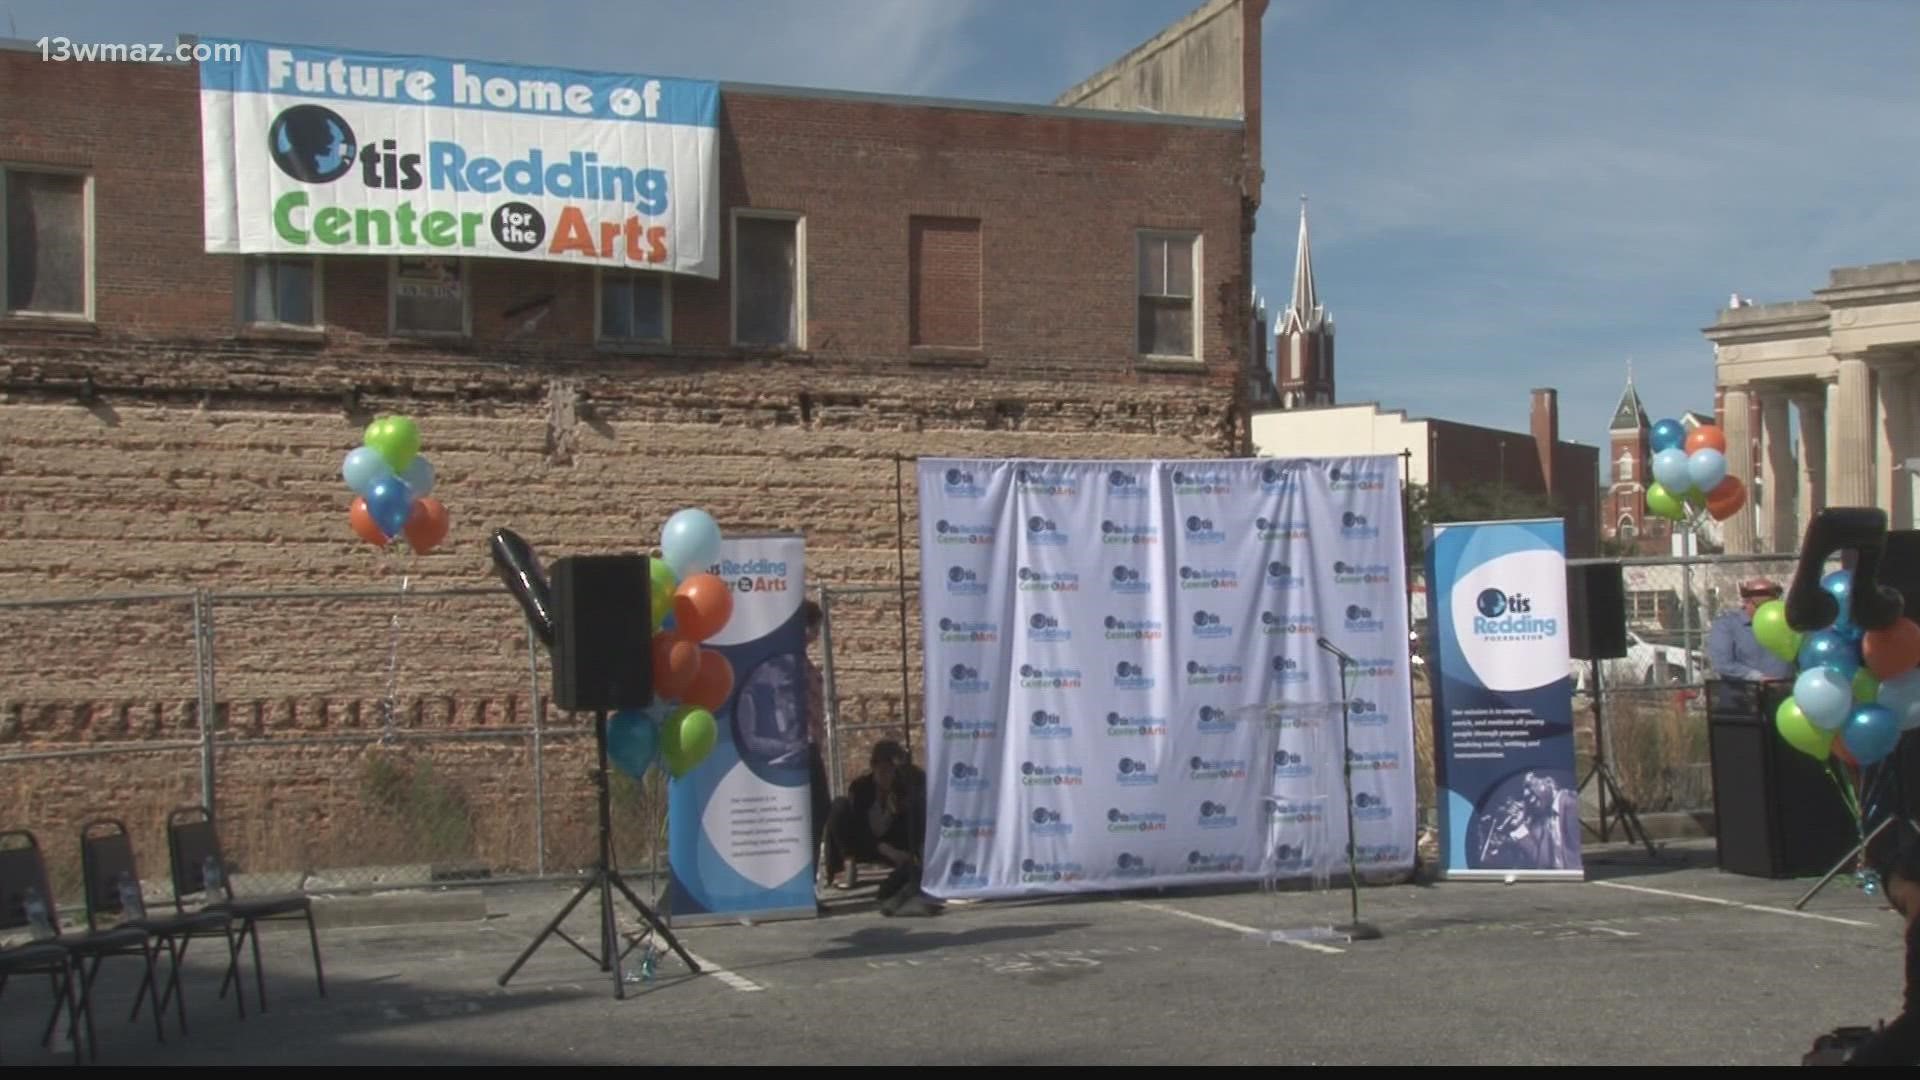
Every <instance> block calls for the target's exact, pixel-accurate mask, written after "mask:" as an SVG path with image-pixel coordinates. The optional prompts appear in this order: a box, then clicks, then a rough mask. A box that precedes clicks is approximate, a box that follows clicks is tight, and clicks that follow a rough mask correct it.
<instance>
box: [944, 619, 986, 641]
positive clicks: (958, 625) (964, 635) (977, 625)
mask: <svg viewBox="0 0 1920 1080" xmlns="http://www.w3.org/2000/svg"><path fill="white" fill-rule="evenodd" d="M938 625H939V627H940V640H941V641H944V642H947V643H949V644H957V645H967V644H971V645H991V644H993V643H994V642H996V641H999V640H1000V624H999V623H997V622H989V621H987V620H985V619H971V620H969V619H948V618H942V619H941V620H940V622H939V623H938Z"/></svg>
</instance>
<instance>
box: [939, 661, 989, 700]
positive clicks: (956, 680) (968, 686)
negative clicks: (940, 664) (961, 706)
mask: <svg viewBox="0 0 1920 1080" xmlns="http://www.w3.org/2000/svg"><path fill="white" fill-rule="evenodd" d="M947 688H948V689H949V690H952V691H953V692H954V693H956V694H984V693H986V692H987V691H988V690H990V689H992V684H991V683H989V682H988V681H987V680H986V679H983V678H981V677H980V669H979V668H977V667H972V666H970V665H967V664H955V665H953V666H952V667H951V668H948V669H947Z"/></svg>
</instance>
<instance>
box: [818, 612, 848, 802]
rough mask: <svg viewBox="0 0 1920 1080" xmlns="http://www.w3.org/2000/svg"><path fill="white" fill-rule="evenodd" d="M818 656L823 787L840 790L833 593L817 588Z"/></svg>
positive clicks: (838, 705)
mask: <svg viewBox="0 0 1920 1080" xmlns="http://www.w3.org/2000/svg"><path fill="white" fill-rule="evenodd" d="M820 656H821V659H822V660H824V661H825V664H824V665H823V666H822V668H821V671H820V696H821V697H823V698H825V699H826V701H824V702H822V704H823V705H824V706H825V707H826V710H827V783H828V787H829V789H830V790H833V791H839V790H841V783H840V780H841V776H840V774H841V773H842V772H843V771H844V770H843V769H842V768H841V765H840V757H841V754H840V698H839V696H838V695H837V694H835V693H834V688H833V590H832V589H829V588H827V587H826V586H824V585H822V586H821V587H820Z"/></svg>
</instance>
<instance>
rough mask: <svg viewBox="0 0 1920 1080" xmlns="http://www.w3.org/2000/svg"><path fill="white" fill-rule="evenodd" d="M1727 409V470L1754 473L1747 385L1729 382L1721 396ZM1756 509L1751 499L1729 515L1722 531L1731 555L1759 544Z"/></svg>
mask: <svg viewBox="0 0 1920 1080" xmlns="http://www.w3.org/2000/svg"><path fill="white" fill-rule="evenodd" d="M1721 406H1722V408H1723V411H1724V412H1725V413H1726V429H1725V433H1726V436H1727V471H1728V472H1729V473H1731V474H1733V475H1734V476H1738V477H1743V478H1744V477H1750V476H1752V475H1753V465H1754V462H1753V431H1752V427H1753V420H1752V410H1751V409H1750V408H1749V407H1748V398H1747V388H1746V387H1744V386H1729V387H1727V389H1726V393H1725V394H1724V395H1723V396H1722V398H1721ZM1754 517H1755V509H1754V505H1753V501H1752V500H1751V499H1749V500H1748V501H1747V502H1746V504H1745V505H1743V506H1741V507H1740V512H1739V513H1737V514H1735V515H1733V516H1732V517H1730V518H1728V519H1727V521H1726V525H1725V527H1724V532H1723V535H1724V536H1725V538H1726V550H1727V554H1729V555H1751V554H1753V552H1754V551H1755V550H1756V548H1757V547H1758V545H1757V544H1756V542H1755V540H1754Z"/></svg>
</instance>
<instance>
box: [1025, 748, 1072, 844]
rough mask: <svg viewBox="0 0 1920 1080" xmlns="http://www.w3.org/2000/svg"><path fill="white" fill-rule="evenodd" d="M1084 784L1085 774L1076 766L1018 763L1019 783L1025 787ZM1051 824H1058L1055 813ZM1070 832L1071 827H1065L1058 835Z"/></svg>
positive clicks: (1037, 820)
mask: <svg viewBox="0 0 1920 1080" xmlns="http://www.w3.org/2000/svg"><path fill="white" fill-rule="evenodd" d="M1086 782H1087V777H1086V773H1085V772H1084V771H1083V770H1082V769H1081V768H1080V766H1078V765H1037V764H1035V763H1033V762H1031V761H1023V762H1021V763H1020V783H1021V784H1023V785H1025V786H1026V787H1079V786H1080V785H1081V784H1084V783H1086ZM1034 812H1035V813H1036V814H1044V813H1047V811H1044V810H1036V811H1034ZM1034 820H1035V821H1036V822H1039V823H1040V824H1046V823H1047V822H1046V821H1045V820H1043V819H1041V818H1035V819H1034ZM1052 823H1053V824H1055V825H1059V824H1060V815H1059V814H1058V813H1057V812H1055V813H1054V814H1053V819H1052ZM1072 831H1073V826H1072V825H1067V826H1066V828H1065V830H1064V831H1063V832H1062V833H1060V835H1065V834H1066V833H1070V832H1072Z"/></svg>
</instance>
